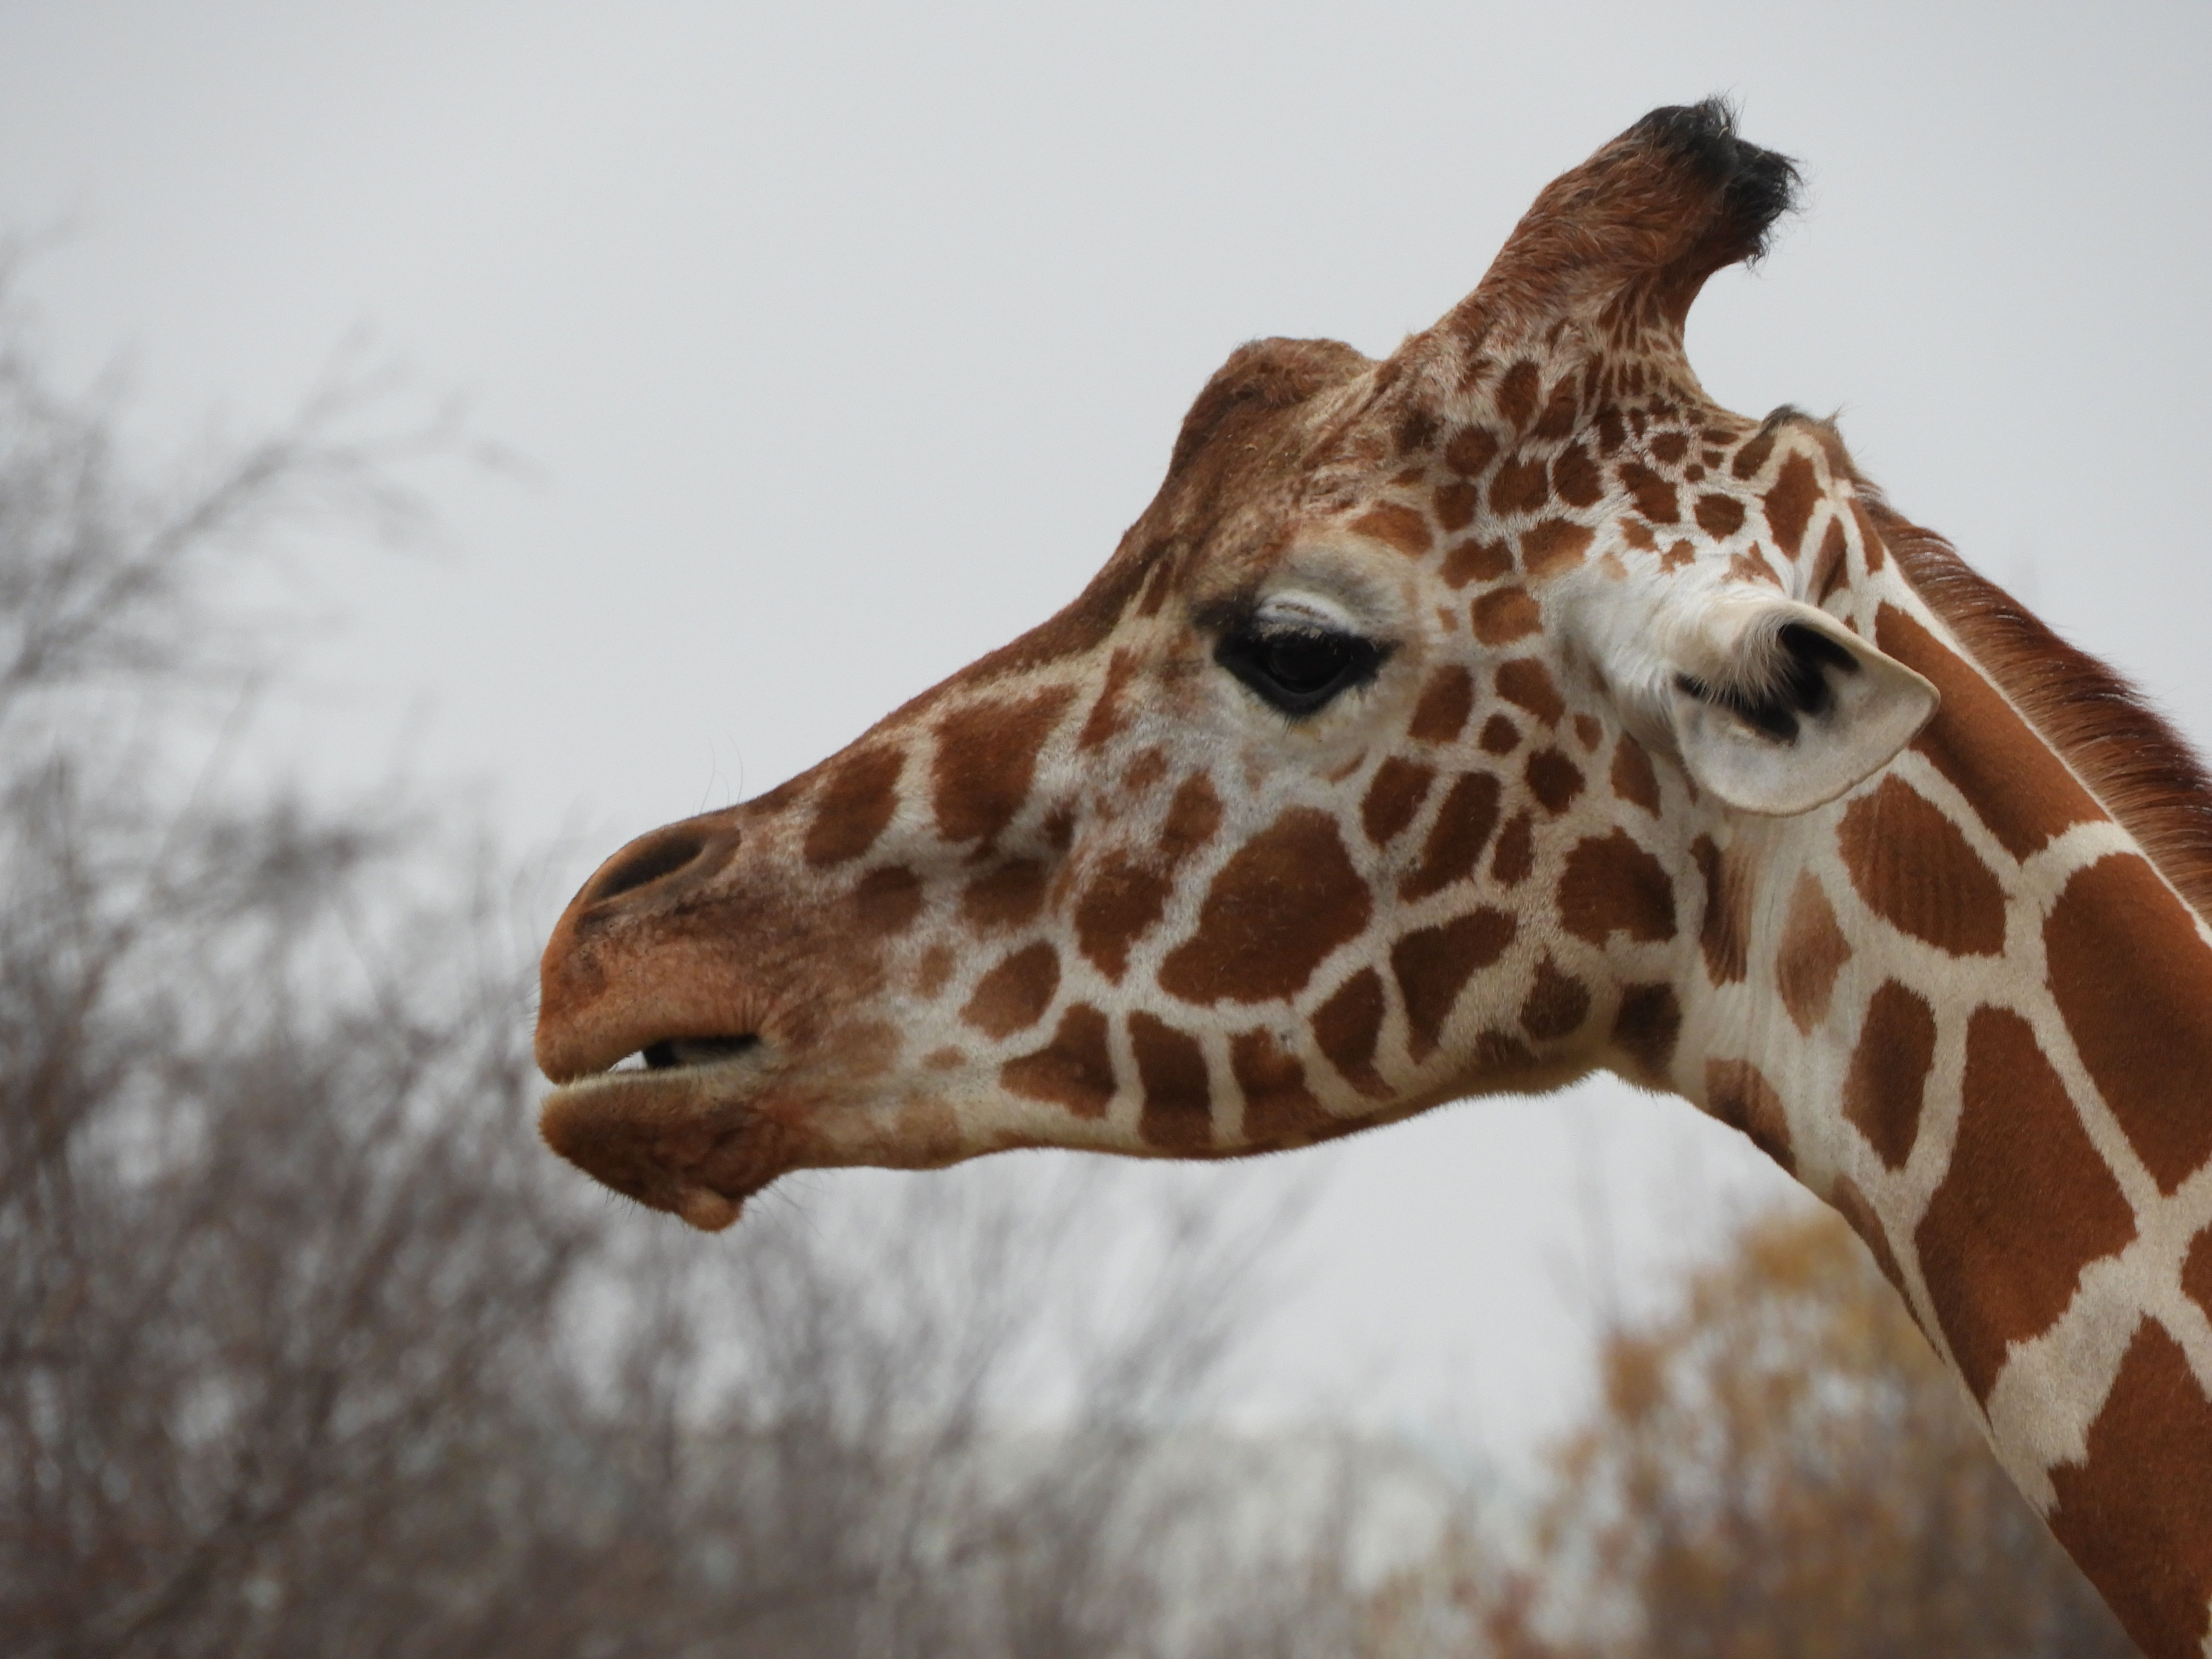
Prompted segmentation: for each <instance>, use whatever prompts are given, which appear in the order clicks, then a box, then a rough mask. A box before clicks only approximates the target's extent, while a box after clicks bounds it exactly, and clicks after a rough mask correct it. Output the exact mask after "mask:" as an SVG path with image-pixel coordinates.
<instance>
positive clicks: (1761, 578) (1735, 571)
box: [1728, 547, 1782, 587]
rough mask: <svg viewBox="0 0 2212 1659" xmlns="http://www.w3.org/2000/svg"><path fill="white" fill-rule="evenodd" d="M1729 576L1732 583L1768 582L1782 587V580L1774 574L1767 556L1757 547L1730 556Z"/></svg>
mask: <svg viewBox="0 0 2212 1659" xmlns="http://www.w3.org/2000/svg"><path fill="white" fill-rule="evenodd" d="M1728 574H1729V580H1730V581H1735V582H1767V583H1770V584H1771V585H1772V586H1776V587H1780V586H1782V578H1781V577H1779V576H1778V575H1776V574H1774V567H1773V566H1772V565H1771V564H1769V563H1767V562H1766V556H1765V554H1763V553H1761V552H1760V551H1759V550H1758V549H1757V548H1755V547H1752V548H1746V549H1745V550H1743V551H1742V552H1741V553H1732V554H1730V555H1729V562H1728Z"/></svg>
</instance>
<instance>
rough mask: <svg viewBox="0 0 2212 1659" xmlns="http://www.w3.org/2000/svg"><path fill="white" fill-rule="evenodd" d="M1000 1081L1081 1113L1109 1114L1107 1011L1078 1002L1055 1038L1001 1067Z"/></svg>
mask: <svg viewBox="0 0 2212 1659" xmlns="http://www.w3.org/2000/svg"><path fill="white" fill-rule="evenodd" d="M998 1078H1000V1082H1002V1084H1005V1086H1006V1088H1009V1091H1011V1093H1015V1095H1022V1097H1024V1099H1042V1102H1051V1103H1053V1106H1066V1109H1068V1110H1071V1113H1075V1115H1078V1117H1103V1115H1106V1109H1109V1106H1110V1103H1113V1095H1115V1075H1113V1053H1110V1051H1109V1048H1106V1015H1103V1013H1099V1011H1097V1009H1093V1006H1091V1005H1088V1002H1078V1005H1073V1006H1071V1009H1066V1011H1064V1013H1061V1015H1060V1026H1057V1029H1055V1030H1053V1040H1051V1042H1048V1044H1046V1046H1044V1048H1037V1051H1036V1053H1026V1055H1020V1057H1018V1060H1009V1061H1006V1064H1005V1066H1000V1068H998Z"/></svg>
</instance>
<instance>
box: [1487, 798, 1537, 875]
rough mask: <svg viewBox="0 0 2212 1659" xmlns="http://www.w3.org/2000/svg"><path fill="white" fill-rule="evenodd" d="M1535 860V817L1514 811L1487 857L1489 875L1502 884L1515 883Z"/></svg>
mask: <svg viewBox="0 0 2212 1659" xmlns="http://www.w3.org/2000/svg"><path fill="white" fill-rule="evenodd" d="M1535 863H1536V836H1535V823H1534V820H1533V819H1532V818H1530V817H1529V816H1528V813H1526V812H1516V813H1515V814H1514V815H1513V817H1512V818H1511V819H1510V821H1508V823H1506V825H1505V827H1504V829H1501V830H1499V831H1498V851H1497V852H1496V853H1495V854H1493V855H1492V858H1491V860H1490V875H1491V879H1492V880H1493V881H1495V882H1497V884H1498V885H1499V886H1501V887H1518V886H1519V885H1520V884H1522V882H1523V881H1525V880H1526V879H1528V872H1529V871H1530V870H1532V869H1533V868H1534V867H1535Z"/></svg>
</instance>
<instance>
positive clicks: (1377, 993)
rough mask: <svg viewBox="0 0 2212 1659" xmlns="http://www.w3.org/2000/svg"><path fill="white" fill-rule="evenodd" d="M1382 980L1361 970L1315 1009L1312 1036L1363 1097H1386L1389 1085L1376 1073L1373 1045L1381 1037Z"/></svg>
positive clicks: (1323, 1052)
mask: <svg viewBox="0 0 2212 1659" xmlns="http://www.w3.org/2000/svg"><path fill="white" fill-rule="evenodd" d="M1385 1007H1386V1005H1385V1004H1384V1002H1383V981H1382V980H1381V979H1380V978H1379V977H1378V976H1377V975H1376V972H1375V970H1374V969H1372V968H1362V969H1360V970H1359V971H1358V973H1356V974H1354V975H1352V977H1351V978H1349V979H1347V980H1346V981H1344V983H1343V984H1341V985H1340V986H1338V987H1336V989H1335V990H1334V991H1333V992H1331V993H1330V994H1329V999H1328V1001H1326V1002H1324V1003H1322V1006H1320V1007H1318V1008H1316V1009H1315V1010H1314V1016H1313V1034H1314V1042H1316V1043H1317V1044H1318V1045H1319V1046H1320V1048H1321V1051H1322V1054H1326V1055H1328V1063H1329V1064H1330V1065H1332V1066H1335V1067H1336V1069H1337V1071H1338V1072H1339V1073H1340V1074H1341V1075H1342V1076H1343V1078H1344V1080H1345V1081H1346V1083H1349V1084H1350V1085H1352V1087H1353V1088H1355V1089H1357V1090H1358V1091H1359V1092H1360V1093H1362V1094H1364V1095H1373V1096H1376V1097H1383V1096H1387V1095H1388V1094H1389V1092H1390V1086H1389V1085H1388V1084H1387V1083H1385V1082H1384V1081H1383V1079H1382V1077H1381V1076H1380V1075H1379V1074H1378V1073H1376V1070H1375V1044H1376V1041H1377V1039H1379V1038H1380V1037H1381V1036H1382V1035H1383V1012H1384V1011H1385Z"/></svg>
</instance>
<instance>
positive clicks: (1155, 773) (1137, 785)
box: [1121, 748, 1168, 795]
mask: <svg viewBox="0 0 2212 1659" xmlns="http://www.w3.org/2000/svg"><path fill="white" fill-rule="evenodd" d="M1167 775H1168V757H1167V751H1166V750H1163V749H1158V748H1152V749H1140V750H1138V751H1137V752H1136V754H1135V755H1134V756H1133V757H1131V758H1130V761H1129V763H1128V765H1127V766H1126V767H1124V768H1122V769H1121V787H1122V788H1123V790H1125V791H1126V792H1127V793H1129V794H1132V795H1141V794H1143V793H1146V791H1147V790H1149V789H1150V788H1151V787H1152V786H1153V785H1154V784H1156V783H1158V781H1160V780H1161V779H1162V778H1164V777H1165V776H1167Z"/></svg>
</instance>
